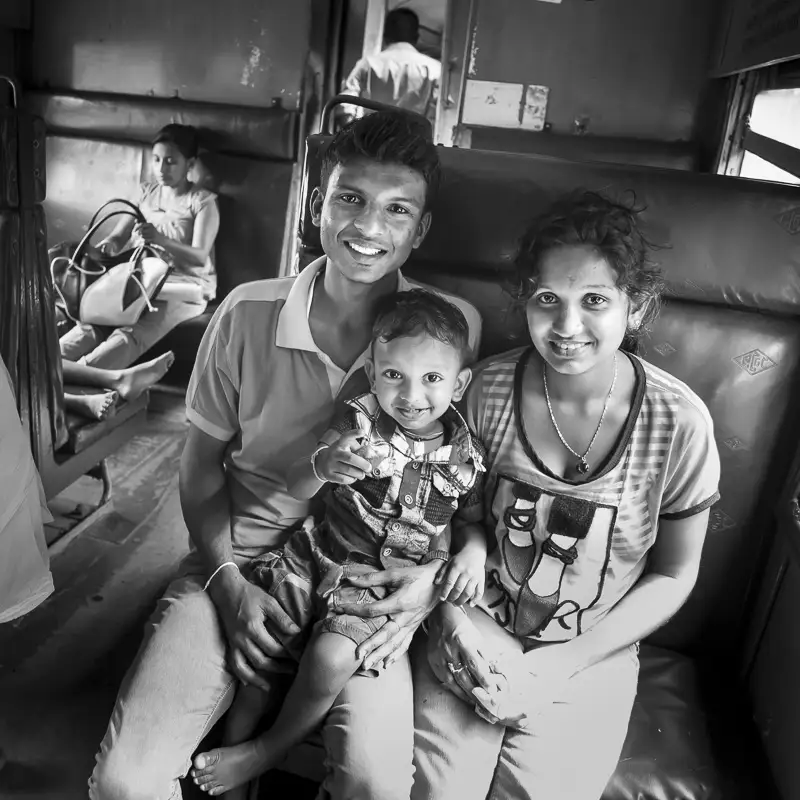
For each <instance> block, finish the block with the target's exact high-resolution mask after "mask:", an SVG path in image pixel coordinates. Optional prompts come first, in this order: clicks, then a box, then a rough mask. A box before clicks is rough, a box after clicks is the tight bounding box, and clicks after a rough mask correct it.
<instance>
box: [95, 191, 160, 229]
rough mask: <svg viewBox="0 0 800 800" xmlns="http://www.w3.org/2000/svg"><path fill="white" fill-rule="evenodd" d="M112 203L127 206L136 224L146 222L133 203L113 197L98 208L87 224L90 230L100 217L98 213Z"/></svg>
mask: <svg viewBox="0 0 800 800" xmlns="http://www.w3.org/2000/svg"><path fill="white" fill-rule="evenodd" d="M112 203H122V204H123V205H126V206H128V208H130V209H131V211H132V212H133V216H135V217H136V220H137V221H138V222H147V220H146V219H145V217H144V214H142V212H141V210H140V209H139V206H137V205H136V204H135V203H131V201H130V200H125V199H124V198H122V197H115V198H113V199H111V200H109V201H107V202H105V203H103V205H101V206H100V208H98V209H97V211H95V212H94V216H93V217H92V219H91V222H89V227H90V228H91V227H92V225H94V223H95V220H96V219H97V218H98V217H99V216H100V212H101V211H102V210H103V209H104V208H106V207H107V206H110V205H111V204H112Z"/></svg>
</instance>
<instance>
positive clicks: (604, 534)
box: [484, 475, 617, 641]
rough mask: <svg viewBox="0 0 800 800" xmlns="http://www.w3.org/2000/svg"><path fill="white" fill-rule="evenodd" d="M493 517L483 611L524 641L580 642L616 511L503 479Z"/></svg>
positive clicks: (602, 574) (603, 568)
mask: <svg viewBox="0 0 800 800" xmlns="http://www.w3.org/2000/svg"><path fill="white" fill-rule="evenodd" d="M492 511H493V517H494V518H495V519H496V520H497V530H496V532H495V533H496V540H497V542H498V549H497V551H495V552H494V553H493V554H492V555H491V556H490V558H489V562H488V564H487V570H488V572H489V574H488V576H487V587H486V595H485V598H484V605H486V606H488V607H489V608H490V609H491V610H492V613H493V614H494V617H495V619H496V620H497V622H499V623H500V624H501V625H503V626H504V627H505V628H507V629H508V630H510V631H512V632H513V633H514V634H516V635H517V636H520V637H531V638H535V639H536V640H540V641H563V640H565V639H571V638H573V637H574V636H577V635H578V634H579V633H580V632H581V617H582V615H583V612H584V611H585V610H586V609H588V608H591V607H592V606H593V605H594V604H595V603H596V602H597V600H598V599H599V598H600V595H601V593H602V590H603V580H604V578H605V574H606V568H607V566H608V560H609V553H610V550H611V540H612V536H613V533H614V525H615V522H616V516H617V509H616V508H615V507H613V506H609V505H604V504H601V503H597V502H594V501H592V500H587V499H585V498H582V497H576V496H574V495H570V494H564V493H554V492H551V491H546V490H544V489H541V488H539V487H537V486H533V485H532V484H528V483H525V482H522V481H519V480H516V479H514V478H511V477H509V476H507V475H500V476H499V477H498V480H497V485H496V487H495V493H494V497H493V498H492ZM501 573H504V574H501Z"/></svg>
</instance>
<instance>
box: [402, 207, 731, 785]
mask: <svg viewBox="0 0 800 800" xmlns="http://www.w3.org/2000/svg"><path fill="white" fill-rule="evenodd" d="M517 266H518V269H519V279H520V280H519V289H520V297H521V298H522V299H523V300H524V301H525V303H526V314H527V321H528V330H529V332H530V336H531V339H532V342H533V346H531V347H524V348H521V349H517V350H514V351H512V352H510V353H506V354H503V355H500V356H497V357H495V358H492V359H489V360H488V361H487V362H485V363H484V364H483V365H482V366H480V367H479V368H478V369H476V371H475V377H474V379H473V382H472V384H471V386H470V390H469V394H468V398H467V406H468V409H467V410H468V419H469V421H470V424H471V426H472V428H473V430H474V432H475V434H476V435H477V436H478V437H479V438H480V439H481V441H483V443H484V445H485V447H486V451H487V473H486V481H485V501H484V511H485V517H484V524H485V526H486V528H487V533H488V535H489V536H490V537H492V538H493V539H494V540H495V541H494V542H493V545H494V546H490V548H489V558H488V560H487V565H486V567H487V585H486V590H485V592H484V595H483V598H482V599H481V601H480V603H479V605H478V606H477V607H476V608H474V609H468V610H467V613H466V614H465V613H463V612H462V611H461V610H459V609H455V608H453V607H452V606H450V605H448V604H442V605H440V606H439V607H438V608H437V609H436V611H434V613H433V614H432V615H431V617H430V635H429V638H428V651H429V652H428V658H425V654H424V652H423V653H421V654H420V655H421V656H422V657H421V658H419V659H417V660H416V661H415V673H414V690H415V695H416V699H417V703H416V717H415V721H416V725H417V733H416V741H415V761H416V765H417V771H416V774H415V784H414V791H413V792H412V798H413V799H414V800H434V798H435V800H451V798H452V799H453V800H455V798H458V800H486V799H487V798H488V800H505V798H509V797H513V798H515V799H516V800H525V799H526V798H529V799H532V798H545V797H546V798H558V800H597V798H599V797H600V796H601V795H602V793H603V790H604V788H605V786H606V783H607V781H608V779H609V778H610V777H611V775H612V773H613V771H614V769H615V768H616V765H617V761H618V759H619V754H620V751H621V749H622V745H623V742H624V740H625V736H626V733H627V729H628V720H629V717H630V712H631V707H632V705H633V701H634V697H635V695H636V684H637V679H638V656H637V654H638V642H639V641H640V640H641V639H644V638H645V637H646V636H648V635H649V634H650V633H652V632H653V631H654V630H656V629H657V628H659V627H660V626H661V625H663V624H664V623H665V622H666V621H667V620H668V619H670V617H672V616H673V614H675V613H676V612H677V611H678V609H679V608H680V607H681V606H682V605H683V604H684V602H685V601H686V599H687V598H688V596H689V594H690V592H691V590H692V587H693V586H694V583H695V580H696V578H697V572H698V568H699V565H700V555H701V551H702V548H703V541H704V539H705V534H706V526H707V523H708V517H709V509H710V507H711V506H712V505H713V503H714V502H716V500H717V499H718V497H719V495H718V492H717V485H718V481H719V469H720V465H719V454H718V452H717V447H716V444H715V442H714V431H713V426H712V422H711V417H710V416H709V413H708V410H707V409H706V407H705V405H704V404H703V402H702V401H701V400H700V399H699V398H698V397H697V395H695V394H694V392H692V391H691V389H689V387H688V386H686V385H685V384H683V383H681V381H679V380H677V379H676V378H674V377H673V376H672V375H670V374H668V373H667V372H664V371H663V370H661V369H658V368H657V367H654V366H653V365H652V364H648V363H647V362H646V361H644V360H643V359H641V358H638V357H636V356H635V355H631V354H629V353H627V352H625V350H624V349H622V346H623V343H624V342H627V343H630V342H631V341H635V339H636V337H637V336H638V335H639V333H640V332H641V330H642V327H643V326H644V325H645V324H646V323H647V322H648V321H649V320H651V319H652V318H653V317H654V315H655V313H656V310H657V301H658V290H659V286H660V283H661V282H660V278H659V275H658V272H657V271H656V270H655V268H654V267H653V266H652V265H651V264H650V263H649V262H648V259H647V241H646V239H645V238H644V237H643V235H642V234H641V232H640V230H639V227H638V222H637V214H636V212H635V211H634V210H633V209H632V208H631V207H629V206H626V205H622V204H620V203H616V202H612V201H611V200H608V199H606V198H604V197H602V196H600V195H597V194H593V193H585V194H583V195H581V196H579V197H577V198H570V199H568V200H566V201H564V202H561V203H559V204H557V205H556V206H554V207H553V208H552V209H550V210H549V211H548V212H547V213H545V214H544V215H542V216H541V217H540V218H538V219H536V220H534V222H533V223H532V225H531V227H530V229H529V230H528V232H527V233H526V235H525V236H524V238H523V242H522V247H521V250H520V253H519V255H518V259H517ZM423 650H424V648H423ZM492 687H499V688H496V689H495V690H494V691H490V689H491V688H492Z"/></svg>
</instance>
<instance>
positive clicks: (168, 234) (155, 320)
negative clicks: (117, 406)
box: [61, 124, 219, 388]
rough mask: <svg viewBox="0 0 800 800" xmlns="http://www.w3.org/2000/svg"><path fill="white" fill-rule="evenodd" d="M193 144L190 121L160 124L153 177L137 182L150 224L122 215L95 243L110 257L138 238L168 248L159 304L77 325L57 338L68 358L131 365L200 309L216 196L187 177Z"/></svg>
mask: <svg viewBox="0 0 800 800" xmlns="http://www.w3.org/2000/svg"><path fill="white" fill-rule="evenodd" d="M197 150H198V144H197V132H196V130H195V129H194V128H193V127H191V126H189V125H176V124H172V125H167V126H166V127H164V128H162V129H161V130H160V131H159V132H158V135H157V136H156V138H155V139H154V140H153V150H152V160H151V164H152V172H153V178H154V181H153V182H148V183H143V184H142V186H141V192H140V194H139V198H138V200H137V201H136V202H137V205H138V206H139V208H140V209H141V211H142V214H143V215H144V217H145V219H146V220H147V222H145V223H136V224H134V220H133V219H132V218H131V217H125V218H124V219H123V221H122V222H120V223H119V224H118V225H117V226H116V228H115V229H114V231H113V232H112V233H111V235H110V236H108V237H107V238H106V239H104V240H103V241H102V242H100V244H99V245H98V248H99V249H101V250H103V251H104V252H106V253H108V254H111V255H113V254H116V253H119V252H121V251H122V250H123V249H124V248H125V247H126V246H136V245H139V244H142V243H146V244H152V245H157V246H159V247H161V248H163V250H164V251H166V254H165V256H164V257H165V258H167V259H170V260H171V261H172V263H173V266H174V271H173V272H172V274H171V275H170V277H169V278H168V280H167V282H166V283H165V284H164V288H163V289H162V290H161V293H160V294H159V297H158V299H157V300H156V302H155V304H154V305H155V307H156V310H155V311H148V312H145V313H144V314H143V315H142V316H141V318H140V319H139V321H138V322H137V323H136V325H133V326H131V327H124V328H108V327H101V326H97V325H86V324H79V325H76V326H75V327H74V328H72V329H71V330H70V331H68V332H67V333H66V334H64V336H62V337H61V356H62V358H63V359H65V362H66V361H75V362H80V363H82V364H86V365H88V366H91V367H101V368H104V369H109V370H119V369H123V368H125V367H128V366H130V365H131V364H133V362H134V361H136V360H137V359H138V358H139V357H140V356H141V355H142V354H143V353H145V352H146V351H147V350H149V349H150V347H152V346H153V345H154V344H155V343H156V342H158V341H159V340H160V339H162V338H163V337H164V336H165V335H166V334H167V333H169V331H171V330H172V329H173V328H174V327H175V326H176V325H178V324H180V323H181V322H184V321H186V320H189V319H192V318H193V317H197V316H199V315H200V314H202V313H203V312H204V311H205V308H206V304H207V303H208V301H209V300H212V299H213V298H214V295H215V294H216V290H217V281H216V272H215V270H214V240H215V239H216V237H217V231H218V230H219V209H218V207H217V196H216V194H214V193H213V192H210V191H208V190H207V189H203V188H201V187H199V186H197V185H195V184H194V183H192V181H190V180H189V172H190V170H191V169H192V167H193V166H194V164H195V159H196V158H197ZM168 355H169V354H168ZM164 371H166V369H165V370H164ZM162 374H163V373H162ZM108 388H112V387H111V386H110V385H109V386H108Z"/></svg>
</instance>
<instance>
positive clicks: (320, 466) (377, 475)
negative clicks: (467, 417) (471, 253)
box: [192, 289, 486, 798]
mask: <svg viewBox="0 0 800 800" xmlns="http://www.w3.org/2000/svg"><path fill="white" fill-rule="evenodd" d="M372 334H373V338H372V345H371V348H370V355H369V357H368V358H367V360H366V362H365V365H364V366H365V370H366V373H367V377H368V379H369V382H370V387H371V391H369V392H367V393H365V394H363V395H361V396H359V397H355V398H353V399H352V400H348V401H347V407H346V410H345V411H343V412H342V413H341V414H340V415H339V417H338V419H337V420H336V421H335V423H334V424H333V425H332V426H331V427H330V428H329V429H328V430H327V431H326V432H325V433H324V434H323V435H322V437H321V439H320V441H319V442H318V443H317V445H316V446H315V449H314V451H313V452H312V453H309V454H308V455H307V456H305V457H303V458H301V459H300V460H298V461H297V462H296V463H295V464H294V465H293V466H292V467H291V469H290V470H289V477H288V488H289V493H290V494H291V495H292V496H294V497H298V498H310V497H314V496H315V495H317V494H318V493H319V492H320V491H322V490H323V489H324V488H325V486H326V485H327V484H332V486H331V487H330V488H331V491H329V492H327V493H326V494H325V516H324V519H323V520H322V522H321V524H320V525H318V526H316V527H314V528H312V529H310V530H305V529H302V530H300V531H297V532H296V533H294V534H293V535H292V537H291V538H290V539H289V541H288V542H287V543H286V546H285V547H284V548H283V550H282V551H277V552H273V553H268V554H266V555H264V556H259V557H258V558H254V559H253V560H252V561H251V562H250V564H249V565H248V569H247V571H246V574H247V576H248V578H249V580H251V581H253V582H254V583H256V585H258V586H261V587H262V588H264V589H265V590H266V591H268V592H269V593H270V595H271V596H272V597H274V598H275V599H276V600H277V601H278V602H279V603H280V604H281V607H282V608H284V609H286V611H287V612H289V613H290V614H291V616H292V619H293V620H294V622H295V623H297V625H298V627H299V628H300V633H299V634H298V635H297V636H292V637H288V638H287V637H282V639H281V644H282V645H283V647H284V649H285V651H286V654H287V657H291V658H294V659H296V660H299V668H298V672H297V677H296V678H295V680H294V682H293V683H292V686H291V689H290V690H289V692H288V694H287V696H286V699H285V701H284V703H283V705H282V707H281V709H280V712H279V714H278V717H277V719H276V720H275V722H274V723H273V725H271V726H270V728H269V729H268V730H267V731H265V732H264V733H262V734H261V735H259V736H258V737H257V738H252V737H253V733H254V731H255V729H256V726H257V725H258V723H259V721H260V720H261V718H262V717H263V716H264V713H265V712H266V711H267V703H268V702H269V698H268V697H267V695H266V694H265V693H264V692H262V691H261V690H260V689H259V688H258V687H257V686H245V687H240V688H239V689H238V690H237V693H236V699H235V700H234V704H233V707H232V708H231V710H230V712H228V716H227V718H226V726H225V728H226V736H225V744H226V745H227V746H225V747H222V748H220V749H218V750H214V751H211V752H209V753H201V754H200V755H199V756H197V757H196V758H195V759H194V764H195V767H196V768H195V769H193V770H192V776H193V777H194V781H195V783H196V784H197V785H198V786H200V788H201V789H203V791H205V792H208V793H209V794H211V795H218V794H222V793H225V794H226V797H228V798H233V797H234V796H236V797H242V798H244V797H245V796H246V795H245V794H244V792H242V788H243V787H242V786H241V785H242V784H245V783H247V782H249V781H250V780H252V779H253V778H255V777H257V776H258V775H261V774H263V773H264V772H266V771H267V770H269V769H272V768H273V767H275V766H277V765H278V764H279V763H280V761H281V760H282V759H283V757H284V756H285V755H286V753H287V752H288V750H289V749H290V748H291V747H293V746H294V745H296V744H298V743H300V742H302V741H303V740H304V739H305V738H306V737H307V736H308V735H309V734H310V733H311V732H312V731H314V730H316V729H317V728H318V727H319V726H320V725H321V724H322V722H323V720H324V719H325V716H326V715H327V714H328V711H330V708H331V706H332V705H333V702H334V700H335V699H336V698H337V697H338V695H339V693H340V692H341V691H342V689H343V688H344V687H345V685H346V683H347V682H348V681H349V680H350V679H351V678H352V677H353V675H355V674H356V673H358V674H359V675H368V676H372V677H373V678H374V679H375V680H380V672H379V671H377V670H370V669H368V668H367V667H365V665H364V661H363V658H362V657H361V656H360V655H359V645H360V644H362V643H363V642H365V641H366V640H367V639H369V638H370V637H371V636H372V634H373V633H374V632H375V631H376V630H377V629H378V628H380V627H381V626H382V625H383V624H384V623H385V622H387V621H388V618H384V619H381V618H373V619H368V620H365V619H361V618H359V617H356V616H352V615H348V614H339V613H337V610H336V605H335V604H333V605H329V603H328V598H329V597H331V596H332V593H333V590H334V589H337V588H340V587H341V589H340V592H339V594H338V595H337V597H338V598H339V599H340V600H341V599H344V598H345V597H348V598H349V599H352V600H355V601H356V602H358V601H359V600H360V599H362V598H364V599H365V598H366V597H372V596H376V597H378V598H382V597H383V596H384V595H385V592H382V591H381V590H380V589H378V590H374V591H373V592H364V591H363V590H362V589H360V588H352V587H350V586H348V582H347V581H348V577H349V576H350V575H368V574H371V573H374V572H378V571H382V570H384V569H386V568H387V567H403V566H413V565H415V564H426V563H428V562H430V561H439V563H440V564H441V565H442V566H441V570H440V574H439V576H437V582H438V583H441V584H442V586H443V591H444V595H445V597H446V598H447V600H449V601H450V602H453V603H456V604H461V603H466V602H471V603H474V602H475V601H476V600H477V598H478V597H480V594H481V593H482V591H483V582H484V565H485V563H486V538H485V536H484V533H483V526H482V525H481V518H482V503H483V492H482V489H481V486H482V481H481V475H482V473H483V457H482V453H483V448H482V446H481V445H480V443H479V442H476V441H475V440H474V439H473V438H472V436H471V435H470V432H469V430H468V429H467V425H466V423H465V422H464V419H463V418H462V416H461V415H460V414H459V413H458V411H456V409H455V408H454V407H453V405H452V404H453V403H454V402H458V401H459V400H461V398H462V396H463V394H464V391H465V390H466V388H467V385H468V384H469V380H470V377H471V374H472V373H471V372H470V370H469V367H467V366H465V361H466V359H467V358H468V357H469V329H468V328H467V321H466V319H464V315H463V314H462V313H461V312H460V311H459V310H458V309H457V308H456V307H455V306H454V305H453V304H452V303H449V302H448V301H447V300H444V299H443V298H441V297H439V296H438V295H435V294H433V293H432V292H427V291H425V290H423V289H415V290H413V291H411V292H401V293H398V294H396V295H389V296H388V297H386V298H385V301H384V302H383V303H382V304H381V306H380V308H379V310H378V315H377V317H376V319H375V323H374V325H373V328H372ZM451 519H452V543H453V545H452V548H451V547H449V546H448V539H449V538H451V537H450V536H449V535H448V531H447V526H448V525H449V523H450V520H451ZM451 552H452V558H451V557H450V554H451ZM408 741H409V744H410V743H411V737H410V736H409V737H408ZM411 757H412V751H411V750H409V751H408V753H407V758H408V763H411ZM237 786H239V787H241V788H240V789H239V791H238V792H236V794H234V793H233V792H231V791H230V790H231V789H233V788H234V787H237Z"/></svg>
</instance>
